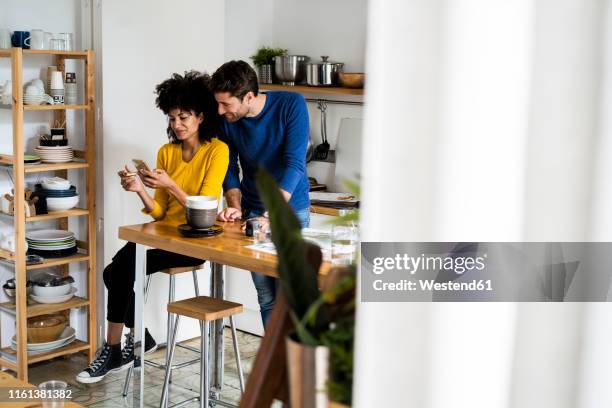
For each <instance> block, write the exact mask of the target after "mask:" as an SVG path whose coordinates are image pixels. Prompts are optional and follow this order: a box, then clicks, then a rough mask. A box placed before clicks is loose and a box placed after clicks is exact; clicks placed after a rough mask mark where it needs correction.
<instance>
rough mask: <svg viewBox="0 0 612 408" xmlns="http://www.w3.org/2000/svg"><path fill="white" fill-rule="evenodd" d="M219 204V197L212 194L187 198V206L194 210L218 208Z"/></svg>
mask: <svg viewBox="0 0 612 408" xmlns="http://www.w3.org/2000/svg"><path fill="white" fill-rule="evenodd" d="M218 206H219V202H218V200H217V197H211V196H189V197H187V199H186V200H185V207H188V208H193V209H194V210H216V209H217V207H218Z"/></svg>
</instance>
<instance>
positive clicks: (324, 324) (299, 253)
mask: <svg viewBox="0 0 612 408" xmlns="http://www.w3.org/2000/svg"><path fill="white" fill-rule="evenodd" d="M256 178H257V180H256V181H257V188H258V190H259V195H260V197H261V199H262V201H263V203H264V206H265V207H266V209H267V210H268V214H269V218H270V228H271V231H272V241H273V242H274V245H275V246H276V252H277V256H278V275H279V278H280V286H281V289H282V290H283V293H284V294H285V297H286V299H287V304H288V306H289V308H290V309H291V310H292V313H293V314H294V315H295V317H294V323H296V322H298V323H296V326H297V327H296V329H297V334H298V336H299V338H300V341H304V342H306V341H307V342H309V343H310V342H311V341H313V340H312V339H313V338H314V339H317V338H318V335H319V333H321V332H323V331H324V330H326V329H327V328H328V327H329V317H328V316H329V315H328V313H327V310H326V307H325V305H324V304H323V305H321V306H320V307H319V312H318V313H316V319H314V321H304V320H303V319H304V316H305V315H306V314H307V312H308V310H309V308H310V307H311V305H312V304H314V303H315V302H317V300H318V299H319V297H320V296H321V293H320V291H319V287H318V272H319V268H320V266H321V260H322V255H321V249H320V248H319V247H318V246H316V245H315V244H312V243H310V242H307V241H305V240H304V239H303V238H302V232H301V231H302V229H301V226H300V222H299V221H298V219H297V217H296V216H295V213H294V212H293V209H292V208H291V206H290V205H289V204H288V203H287V202H286V201H285V199H284V197H283V196H282V194H281V192H280V189H279V187H278V185H277V184H276V181H275V180H274V178H273V177H272V176H271V175H270V174H269V173H268V172H267V171H266V170H265V169H263V168H260V169H259V171H258V172H257V177H256ZM301 322H304V323H301Z"/></svg>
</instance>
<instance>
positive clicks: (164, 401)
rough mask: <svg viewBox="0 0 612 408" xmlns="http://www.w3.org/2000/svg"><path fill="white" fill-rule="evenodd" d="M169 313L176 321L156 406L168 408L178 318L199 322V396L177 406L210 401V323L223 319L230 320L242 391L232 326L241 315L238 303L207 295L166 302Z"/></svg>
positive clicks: (204, 403)
mask: <svg viewBox="0 0 612 408" xmlns="http://www.w3.org/2000/svg"><path fill="white" fill-rule="evenodd" d="M168 313H173V314H175V315H176V318H175V321H174V328H173V329H172V340H171V343H170V357H169V358H168V361H167V362H166V376H165V378H164V388H163V390H162V396H161V401H160V404H159V406H160V407H161V408H166V407H167V406H168V395H169V389H168V388H169V384H170V374H171V372H172V369H171V368H172V357H173V355H174V349H175V345H176V335H177V332H178V327H179V322H180V317H181V316H185V317H191V318H192V319H196V320H199V321H200V327H201V331H202V337H201V345H200V396H199V397H194V398H190V399H188V400H186V401H183V402H180V403H178V404H176V406H178V405H180V406H183V405H185V404H187V403H188V402H191V401H200V407H206V408H208V405H209V402H210V400H209V399H210V396H209V375H208V333H209V332H210V322H212V321H215V320H218V319H223V318H226V317H229V321H230V326H231V329H232V343H233V345H234V354H235V355H236V366H237V368H238V377H239V380H240V391H242V392H244V377H243V374H242V364H241V362H240V351H239V350H238V338H237V337H236V326H235V324H234V315H235V314H238V313H242V305H241V304H240V303H234V302H229V301H227V300H223V299H215V298H211V297H208V296H196V297H194V298H191V299H185V300H179V301H178V302H172V303H168ZM169 368H170V369H169Z"/></svg>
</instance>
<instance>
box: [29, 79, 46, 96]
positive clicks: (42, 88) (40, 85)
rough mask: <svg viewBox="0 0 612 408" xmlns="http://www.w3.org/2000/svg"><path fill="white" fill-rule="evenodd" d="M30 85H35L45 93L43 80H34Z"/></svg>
mask: <svg viewBox="0 0 612 408" xmlns="http://www.w3.org/2000/svg"><path fill="white" fill-rule="evenodd" d="M30 85H34V86H35V87H37V88H38V89H40V91H41V92H42V93H45V83H44V82H43V81H42V79H33V80H31V81H30Z"/></svg>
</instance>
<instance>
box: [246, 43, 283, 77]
mask: <svg viewBox="0 0 612 408" xmlns="http://www.w3.org/2000/svg"><path fill="white" fill-rule="evenodd" d="M281 55H287V50H286V49H284V48H271V47H261V48H259V49H258V50H257V52H256V53H255V54H254V55H251V59H252V60H253V64H254V65H255V68H256V72H257V78H258V79H259V83H260V84H271V83H272V72H274V70H273V69H272V63H273V62H274V57H278V56H281Z"/></svg>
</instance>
